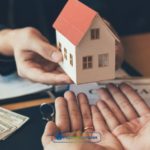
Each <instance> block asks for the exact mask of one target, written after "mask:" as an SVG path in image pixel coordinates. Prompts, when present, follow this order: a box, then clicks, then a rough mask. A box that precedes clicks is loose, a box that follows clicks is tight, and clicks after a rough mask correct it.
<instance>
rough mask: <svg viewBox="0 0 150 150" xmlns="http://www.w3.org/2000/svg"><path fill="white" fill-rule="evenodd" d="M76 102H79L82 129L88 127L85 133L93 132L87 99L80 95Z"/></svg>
mask: <svg viewBox="0 0 150 150" xmlns="http://www.w3.org/2000/svg"><path fill="white" fill-rule="evenodd" d="M78 100H79V107H80V110H81V115H82V119H83V128H84V129H85V128H88V127H89V129H87V130H86V131H93V129H92V128H93V123H92V114H91V109H90V105H89V102H88V98H87V96H86V95H85V94H83V93H80V94H79V95H78Z"/></svg>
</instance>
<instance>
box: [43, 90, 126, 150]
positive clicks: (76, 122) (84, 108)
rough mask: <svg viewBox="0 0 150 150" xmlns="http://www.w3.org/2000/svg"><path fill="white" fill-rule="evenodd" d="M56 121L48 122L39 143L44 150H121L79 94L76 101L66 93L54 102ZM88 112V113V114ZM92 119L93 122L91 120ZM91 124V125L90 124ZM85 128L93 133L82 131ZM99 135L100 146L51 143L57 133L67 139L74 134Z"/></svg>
mask: <svg viewBox="0 0 150 150" xmlns="http://www.w3.org/2000/svg"><path fill="white" fill-rule="evenodd" d="M55 108H56V119H55V123H54V122H49V123H48V124H47V126H46V128H45V131H44V134H43V136H42V143H43V147H44V150H53V149H55V150H62V149H66V150H67V149H68V150H92V149H94V150H122V149H123V148H122V145H121V144H120V142H119V140H118V139H117V138H116V137H115V136H114V135H113V134H112V133H111V132H109V131H108V129H107V128H106V125H105V122H104V119H102V120H101V118H100V117H101V116H99V113H98V112H97V111H98V110H97V108H96V106H92V108H90V105H89V103H88V99H87V97H86V95H84V94H82V93H81V94H79V95H78V97H77V98H76V96H75V95H74V94H73V93H72V92H66V93H65V95H64V98H57V99H56V101H55ZM91 109H92V113H91ZM92 115H93V119H92ZM93 123H94V124H93ZM86 127H93V129H91V128H90V129H88V130H84V128H86ZM94 128H95V129H96V131H98V132H100V133H101V135H102V139H101V142H99V143H91V142H89V143H87V142H85V141H82V142H79V143H78V142H75V143H74V142H73V143H69V142H68V143H54V142H53V141H52V139H55V135H56V133H57V131H60V132H61V133H64V132H65V133H66V134H67V135H68V134H69V135H77V136H79V134H78V133H81V134H80V135H82V134H88V133H90V132H93V131H94Z"/></svg>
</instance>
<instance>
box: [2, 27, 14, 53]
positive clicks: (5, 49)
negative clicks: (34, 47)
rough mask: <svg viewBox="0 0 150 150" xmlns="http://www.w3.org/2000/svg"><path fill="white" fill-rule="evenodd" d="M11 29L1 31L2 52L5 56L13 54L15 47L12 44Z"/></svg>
mask: <svg viewBox="0 0 150 150" xmlns="http://www.w3.org/2000/svg"><path fill="white" fill-rule="evenodd" d="M11 31H12V30H11V29H4V30H1V31H0V54H2V55H4V56H13V48H12V46H11V44H10V43H11V42H10V41H11V40H12V36H11Z"/></svg>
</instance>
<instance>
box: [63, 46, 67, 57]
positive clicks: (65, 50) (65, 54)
mask: <svg viewBox="0 0 150 150" xmlns="http://www.w3.org/2000/svg"><path fill="white" fill-rule="evenodd" d="M64 58H65V59H66V60H67V49H66V48H64Z"/></svg>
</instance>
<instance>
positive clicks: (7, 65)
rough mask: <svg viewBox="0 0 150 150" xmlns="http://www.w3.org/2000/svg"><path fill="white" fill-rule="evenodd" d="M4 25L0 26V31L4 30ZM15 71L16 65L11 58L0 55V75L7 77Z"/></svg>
mask: <svg viewBox="0 0 150 150" xmlns="http://www.w3.org/2000/svg"><path fill="white" fill-rule="evenodd" d="M5 28H6V27H5V26H4V25H1V24H0V30H3V29H5ZM15 70H16V64H15V60H14V58H13V57H7V56H3V55H0V74H1V75H8V74H10V73H12V72H14V71H15Z"/></svg>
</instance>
